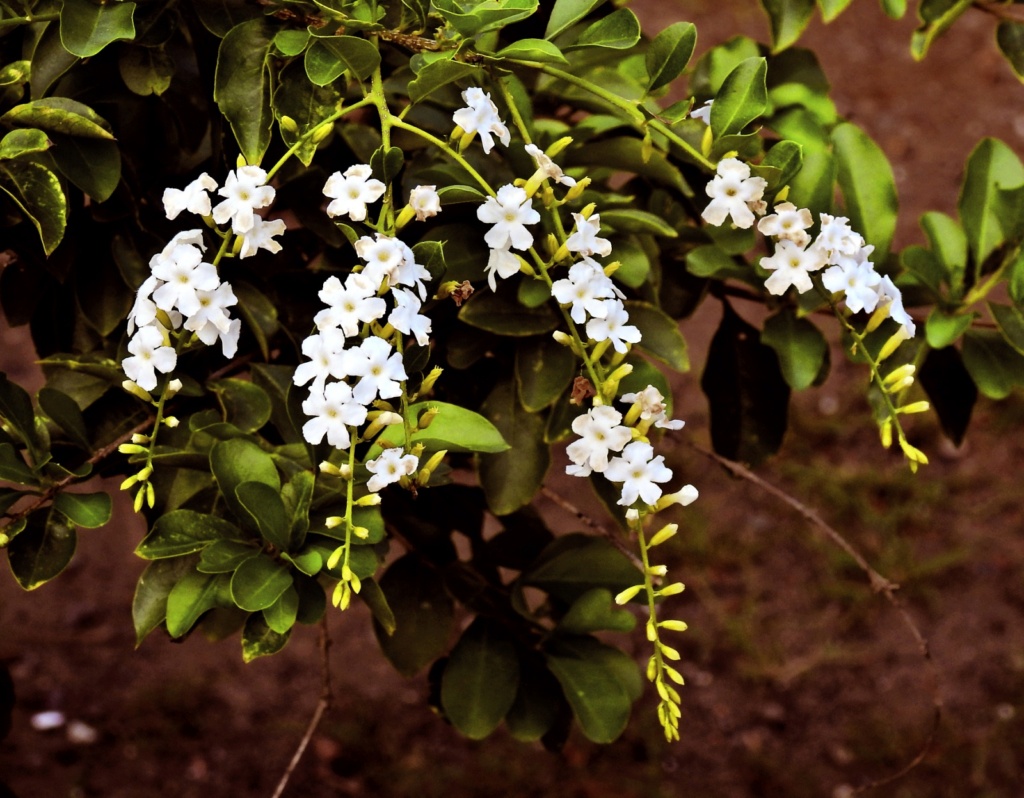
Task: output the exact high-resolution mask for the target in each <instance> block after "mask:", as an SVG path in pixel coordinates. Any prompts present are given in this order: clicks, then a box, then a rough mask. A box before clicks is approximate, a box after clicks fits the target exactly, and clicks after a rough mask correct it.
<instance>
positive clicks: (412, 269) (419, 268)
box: [388, 240, 430, 300]
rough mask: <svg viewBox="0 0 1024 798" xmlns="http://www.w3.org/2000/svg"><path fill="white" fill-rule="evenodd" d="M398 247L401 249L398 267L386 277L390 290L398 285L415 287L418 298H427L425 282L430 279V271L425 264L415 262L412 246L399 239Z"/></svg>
mask: <svg viewBox="0 0 1024 798" xmlns="http://www.w3.org/2000/svg"><path fill="white" fill-rule="evenodd" d="M398 248H399V249H400V250H401V251H402V260H401V262H400V263H399V264H398V268H397V269H395V270H394V272H392V274H391V275H390V276H389V277H388V282H389V284H390V286H391V290H392V291H394V290H396V286H400V285H404V286H406V287H408V288H415V289H416V293H417V294H419V295H420V299H421V300H425V299H426V298H427V286H426V283H428V282H429V281H430V272H429V271H427V267H426V266H424V265H422V264H420V263H417V262H416V253H414V252H413V251H412V247H410V246H409V245H408V244H406V243H405V242H404V241H402V240H399V241H398Z"/></svg>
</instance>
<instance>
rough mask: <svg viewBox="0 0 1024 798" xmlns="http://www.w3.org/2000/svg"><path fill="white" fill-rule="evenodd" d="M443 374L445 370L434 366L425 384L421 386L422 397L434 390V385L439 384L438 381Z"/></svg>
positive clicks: (425, 379)
mask: <svg viewBox="0 0 1024 798" xmlns="http://www.w3.org/2000/svg"><path fill="white" fill-rule="evenodd" d="M443 373H444V369H443V368H440V367H439V366H434V368H432V369H431V370H430V373H429V374H428V375H427V376H426V377H425V378H424V379H423V382H422V383H421V384H420V390H419V393H420V395H421V396H422V395H423V394H425V393H429V392H430V391H431V390H432V389H433V387H434V383H435V382H437V380H438V379H439V378H440V376H441V375H442V374H443Z"/></svg>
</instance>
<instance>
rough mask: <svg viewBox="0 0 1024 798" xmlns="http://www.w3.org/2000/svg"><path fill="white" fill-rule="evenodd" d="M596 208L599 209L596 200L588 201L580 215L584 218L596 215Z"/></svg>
mask: <svg viewBox="0 0 1024 798" xmlns="http://www.w3.org/2000/svg"><path fill="white" fill-rule="evenodd" d="M596 210H597V203H595V202H591V203H588V204H587V205H584V206H583V210H582V211H580V216H582V217H583V218H584V219H589V218H590V217H591V216H593V215H594V211H596Z"/></svg>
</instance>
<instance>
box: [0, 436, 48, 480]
mask: <svg viewBox="0 0 1024 798" xmlns="http://www.w3.org/2000/svg"><path fill="white" fill-rule="evenodd" d="M0 480H3V481H4V482H14V483H15V484H17V485H38V484H39V477H37V476H36V475H35V472H34V471H33V470H32V469H31V468H29V467H28V466H27V465H26V464H25V461H24V460H22V459H21V457H19V456H18V453H17V452H16V451H15V450H14V447H13V446H12V445H11V444H9V443H0Z"/></svg>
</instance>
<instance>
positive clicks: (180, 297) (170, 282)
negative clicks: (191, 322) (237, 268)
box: [150, 244, 220, 316]
mask: <svg viewBox="0 0 1024 798" xmlns="http://www.w3.org/2000/svg"><path fill="white" fill-rule="evenodd" d="M167 251H168V250H167V249H166V248H165V249H164V252H161V253H160V254H159V255H157V256H155V257H154V258H153V260H151V261H150V266H151V267H152V269H153V276H155V277H157V278H158V279H160V280H163V281H164V283H163V285H161V286H160V287H159V288H157V289H156V290H155V291H154V292H153V301H154V302H155V303H156V306H157V307H158V308H160V310H164V311H167V312H170V311H171V310H174V309H175V308H176V309H177V310H179V311H181V313H183V314H184V315H186V316H191V315H192V314H193V313H196V312H197V311H198V310H199V307H200V303H199V297H198V296H197V295H196V291H213V290H215V289H216V288H217V286H218V285H220V278H219V277H218V276H217V269H216V268H215V267H214V266H213V264H212V263H206V262H204V261H203V260H202V257H203V255H202V253H201V252H200V251H199V248H198V247H196V246H194V245H192V244H184V245H178V246H175V247H173V248H172V249H171V251H170V255H169V256H168V255H166V254H165V253H167Z"/></svg>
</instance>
